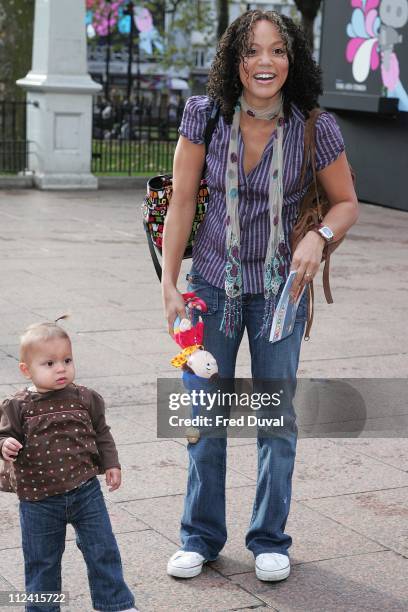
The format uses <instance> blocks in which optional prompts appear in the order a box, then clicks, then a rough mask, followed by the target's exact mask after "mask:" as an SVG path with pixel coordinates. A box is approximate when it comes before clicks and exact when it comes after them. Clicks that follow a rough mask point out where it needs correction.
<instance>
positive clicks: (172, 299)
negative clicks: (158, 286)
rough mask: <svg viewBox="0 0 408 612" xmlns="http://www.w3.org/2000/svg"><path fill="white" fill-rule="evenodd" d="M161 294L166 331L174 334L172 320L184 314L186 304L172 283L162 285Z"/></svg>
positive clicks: (183, 316) (181, 317) (171, 334)
mask: <svg viewBox="0 0 408 612" xmlns="http://www.w3.org/2000/svg"><path fill="white" fill-rule="evenodd" d="M162 296H163V306H164V313H165V316H166V319H167V325H168V332H169V334H170V336H173V335H174V321H175V320H176V317H177V316H179V317H180V319H183V318H185V316H186V305H185V302H184V299H183V296H182V295H181V293H180V291H179V290H178V289H177V287H175V286H174V285H169V286H167V285H164V284H163V285H162Z"/></svg>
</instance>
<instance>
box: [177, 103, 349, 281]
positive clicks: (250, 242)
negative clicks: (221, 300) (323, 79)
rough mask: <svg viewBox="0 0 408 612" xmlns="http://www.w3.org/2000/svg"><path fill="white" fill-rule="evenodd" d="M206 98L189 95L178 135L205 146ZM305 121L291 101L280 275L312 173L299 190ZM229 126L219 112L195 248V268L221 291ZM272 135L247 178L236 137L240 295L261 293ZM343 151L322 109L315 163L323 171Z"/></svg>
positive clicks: (334, 126)
mask: <svg viewBox="0 0 408 612" xmlns="http://www.w3.org/2000/svg"><path fill="white" fill-rule="evenodd" d="M210 104H211V103H210V100H209V98H208V97H207V96H192V97H190V98H189V99H188V100H187V103H186V106H185V109H184V114H183V117H182V120H181V125H180V128H179V133H180V134H181V135H182V136H185V137H186V138H188V139H189V140H190V141H191V142H193V143H196V144H203V142H204V139H203V134H204V129H205V126H206V122H207V119H208V116H209V113H210ZM304 128H305V119H304V116H303V114H302V113H301V112H300V111H299V109H298V108H297V107H296V106H294V105H292V115H291V117H290V118H289V119H288V120H287V122H286V123H285V128H284V136H283V164H284V166H283V177H284V178H283V192H284V198H283V208H282V215H283V227H284V232H285V241H286V245H287V253H286V256H285V270H284V278H286V277H287V275H288V273H289V269H290V262H291V259H292V254H291V251H290V240H289V238H290V234H291V231H292V227H293V225H294V224H295V222H296V217H297V212H298V204H299V202H300V200H301V198H302V196H303V195H304V193H305V192H306V189H307V185H309V184H310V182H311V179H312V175H311V170H310V169H309V171H308V173H307V175H306V187H304V189H303V190H299V184H298V183H299V178H300V171H301V167H302V160H303V143H304ZM230 130H231V126H230V125H228V124H226V123H225V121H224V119H223V117H222V116H220V118H219V120H218V124H217V127H216V128H215V130H214V133H213V137H212V140H211V143H210V146H209V149H208V153H207V158H206V161H207V169H206V174H205V177H206V179H207V182H208V186H209V190H210V201H209V205H208V209H207V212H206V215H205V219H204V221H203V222H202V223H201V225H200V227H199V229H198V232H197V236H196V242H195V244H194V248H193V261H194V266H195V267H196V268H197V269H198V270H199V271H200V274H201V275H202V276H203V278H205V280H206V281H208V282H209V283H211V284H212V285H215V286H216V287H219V288H220V289H222V288H223V287H224V279H225V257H226V248H225V227H226V226H225V217H226V202H225V171H226V165H227V155H228V145H229V137H230ZM272 147H273V138H271V140H270V141H269V143H268V144H267V145H266V147H265V150H264V153H263V155H262V158H261V160H260V161H259V163H258V165H257V166H256V167H255V168H253V170H251V172H250V173H249V174H248V175H247V176H246V175H245V173H244V169H243V152H244V145H243V140H242V137H241V133H239V137H238V163H239V170H238V190H239V204H238V211H239V217H240V224H241V225H240V226H241V262H242V275H243V292H244V293H261V292H263V267H264V260H265V255H266V249H267V245H268V237H269V231H270V225H269V206H268V183H269V169H270V166H271V161H272ZM342 151H344V142H343V138H342V136H341V133H340V129H339V127H338V125H337V123H336V120H335V119H334V117H333V116H332V115H330V114H329V113H327V112H324V113H322V115H321V116H320V117H319V119H318V121H317V124H316V167H317V170H322V169H323V168H325V167H326V166H328V165H329V164H331V163H332V162H333V161H335V160H336V159H337V158H338V156H339V155H340V153H341V152H342Z"/></svg>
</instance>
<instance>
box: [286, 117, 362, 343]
mask: <svg viewBox="0 0 408 612" xmlns="http://www.w3.org/2000/svg"><path fill="white" fill-rule="evenodd" d="M322 112H323V111H322V109H320V108H315V109H313V110H312V111H310V113H309V117H308V119H307V121H306V124H305V141H304V155H303V164H302V169H301V173H300V184H301V186H303V184H304V180H305V176H306V169H307V166H308V164H309V163H310V165H311V168H312V174H313V180H312V182H311V184H310V185H309V187H308V189H307V191H306V193H305V195H304V196H303V198H302V201H301V203H300V206H299V212H298V216H297V219H296V223H295V225H294V227H293V229H292V233H291V239H290V241H291V251H292V253H294V251H295V249H296V247H297V245H298V244H299V242H300V241H301V240H302V238H303V237H304V236H305V235H306V234H307V232H309V231H310V230H312V229H313V228H315V227H316V226H317V225H319V223H321V222H322V220H323V218H324V217H325V215H326V214H327V213H328V211H329V209H330V202H329V199H328V197H327V194H326V191H325V190H324V188H323V187H322V185H320V183H319V182H318V180H317V171H316V122H317V120H318V118H319V116H320V114H321V113H322ZM350 172H351V176H352V179H353V183H355V181H356V175H355V172H354V170H353V169H352V167H351V166H350ZM345 237H346V235H344V236H342V237H341V238H340V239H339V240H336V241H333V242H330V243H327V244H326V245H325V247H324V249H323V252H322V261H324V268H323V291H324V295H325V298H326V302H327V303H328V304H332V303H333V296H332V293H331V289H330V276H329V275H330V257H331V255H332V253H333V251H335V250H336V249H337V247H338V246H340V244H341V243H342V242H343V240H344V238H345ZM308 293H309V295H308V308H307V323H306V330H305V336H304V339H305V340H309V338H310V330H311V328H312V324H313V312H314V289H313V281H310V283H308Z"/></svg>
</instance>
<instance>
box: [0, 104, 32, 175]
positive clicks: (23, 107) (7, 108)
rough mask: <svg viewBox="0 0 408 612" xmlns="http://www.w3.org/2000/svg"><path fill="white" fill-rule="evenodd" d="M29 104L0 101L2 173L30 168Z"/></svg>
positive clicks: (0, 161) (0, 160) (0, 168)
mask: <svg viewBox="0 0 408 612" xmlns="http://www.w3.org/2000/svg"><path fill="white" fill-rule="evenodd" d="M27 104H28V103H27V102H16V101H5V100H0V173H2V174H4V173H13V174H15V173H17V172H24V171H25V170H26V169H27V168H28V142H27V136H26V115H27V112H26V111H27Z"/></svg>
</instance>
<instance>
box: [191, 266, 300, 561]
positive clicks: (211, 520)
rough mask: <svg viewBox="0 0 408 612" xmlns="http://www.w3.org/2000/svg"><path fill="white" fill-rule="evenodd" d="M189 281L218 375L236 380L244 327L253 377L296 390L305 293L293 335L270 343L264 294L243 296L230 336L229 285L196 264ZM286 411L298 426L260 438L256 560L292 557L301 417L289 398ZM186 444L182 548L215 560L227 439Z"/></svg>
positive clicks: (252, 546)
mask: <svg viewBox="0 0 408 612" xmlns="http://www.w3.org/2000/svg"><path fill="white" fill-rule="evenodd" d="M187 281H188V291H194V292H195V293H196V295H198V296H199V297H200V298H202V299H203V300H204V301H205V302H206V304H207V307H208V312H207V313H204V314H201V313H200V315H201V316H202V317H203V320H204V347H205V349H206V350H207V351H209V352H210V353H212V354H213V355H214V357H215V359H216V360H217V363H218V370H219V375H220V377H221V378H227V379H233V378H234V373H235V364H236V358H237V353H238V349H239V346H240V344H241V340H242V337H243V333H244V329H246V330H247V334H248V340H249V348H250V354H251V370H252V371H251V374H252V378H253V380H254V381H255V380H256V379H258V380H268V379H269V380H271V379H285V380H289V381H292V383H293V393H294V390H295V387H296V372H297V368H298V363H299V354H300V347H301V341H302V337H303V332H304V327H305V321H306V316H307V297H306V293H307V292H306V291H305V293H304V295H303V297H302V299H301V301H300V304H299V307H298V311H297V316H296V323H295V325H294V330H293V332H292V334H291V335H290V336H288V337H287V338H285V339H283V340H280V341H279V342H276V343H271V342H269V340H268V339H267V338H263V337H260V336H259V330H260V328H261V324H262V318H263V313H264V304H265V301H264V296H263V294H244V295H243V299H242V303H243V305H242V308H243V325H242V329H241V331H240V333H239V335H237V337H236V338H228V337H226V336H225V334H224V333H223V332H221V331H220V330H219V328H220V324H221V321H222V317H223V310H224V300H225V293H224V290H222V289H218V288H217V287H214V286H212V285H211V284H209V283H208V282H207V281H206V280H204V279H203V278H202V276H201V275H200V273H199V271H198V270H197V269H196V268H195V267H194V266H193V267H192V269H191V271H190V273H189V274H188V275H187ZM292 397H293V396H292ZM287 410H288V411H289V412H290V413H291V414H293V423H294V426H293V427H292V428H290V430H289V431H286V432H285V434H284V435H282V436H281V435H273V436H268V437H261V436H260V435H259V432H258V437H257V450H258V473H257V486H256V494H255V500H254V505H253V512H252V518H251V520H250V525H249V530H248V532H247V535H246V546H247V548H248V549H249V550H251V551H252V553H253V554H254V556H255V557H256V556H257V555H259V554H261V553H268V552H277V553H281V554H284V555H288V548H289V547H290V545H291V543H292V539H291V537H290V536H289V535H288V534H286V533H285V525H286V521H287V518H288V514H289V508H290V500H291V490H292V474H293V469H294V463H295V455H296V441H297V427H296V423H295V419H296V416H295V413H294V408H293V404H292V403H291V400H290V406H289V408H288V409H287ZM187 449H188V454H189V468H188V481H187V493H186V496H185V500H184V511H183V515H182V518H181V528H180V536H181V542H182V547H181V548H182V550H185V551H194V552H198V553H200V554H201V555H203V557H204V558H205V559H207V560H209V561H213V560H215V559H216V558H217V556H218V554H219V552H220V551H221V550H222V548H223V546H224V544H225V542H226V540H227V528H226V521H225V475H226V450H227V438H226V436H224V437H211V436H208V437H207V436H202V437H200V439H199V440H198V442H196V443H195V444H194V443H193V444H192V443H189V444H188V447H187Z"/></svg>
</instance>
